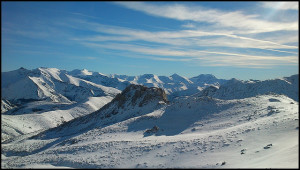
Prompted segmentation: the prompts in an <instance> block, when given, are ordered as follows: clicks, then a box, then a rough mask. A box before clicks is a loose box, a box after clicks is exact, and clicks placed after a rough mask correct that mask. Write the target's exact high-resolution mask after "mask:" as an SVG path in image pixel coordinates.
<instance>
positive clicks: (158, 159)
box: [2, 94, 299, 168]
mask: <svg viewBox="0 0 300 170" xmlns="http://www.w3.org/2000/svg"><path fill="white" fill-rule="evenodd" d="M157 102H158V103H160V102H159V101H156V102H151V103H148V104H146V105H144V106H143V107H136V106H132V107H131V106H130V107H126V106H127V104H125V105H124V108H122V107H121V108H120V109H121V110H119V111H120V112H122V114H118V113H116V114H115V115H112V117H108V118H107V119H105V118H104V119H103V120H102V121H100V120H99V121H91V122H92V123H91V122H90V121H87V120H86V119H82V117H81V118H77V119H78V120H80V119H81V121H77V119H74V120H73V122H81V123H80V124H79V123H68V125H65V126H64V125H62V126H60V127H57V128H54V129H50V130H48V131H45V132H43V133H40V134H38V135H36V136H32V137H31V136H27V137H24V138H21V139H19V140H14V141H12V142H10V143H7V144H3V145H2V154H3V157H2V168H26V167H28V166H29V165H36V166H38V165H47V164H51V166H50V167H53V166H55V167H56V166H57V167H70V168H298V162H299V161H298V155H299V152H298V151H299V145H298V137H299V136H298V134H299V121H298V119H299V116H298V115H299V112H298V108H299V104H298V102H297V101H294V100H292V99H290V98H288V97H286V96H283V95H271V94H270V95H259V96H256V97H250V98H244V99H233V100H221V99H214V98H210V97H186V98H181V99H177V100H175V101H174V102H172V103H169V104H166V103H165V104H162V105H161V106H160V107H153V106H154V105H153V104H155V103H157ZM113 105H114V104H112V105H110V106H109V107H108V108H107V109H108V110H111V109H112V108H113ZM149 108H152V109H153V108H156V109H155V110H152V111H151V109H149ZM101 110H102V111H101ZM101 110H100V111H97V114H95V115H98V116H100V115H104V113H107V112H103V109H101ZM104 110H105V109H104ZM126 110H128V112H126ZM141 111H142V112H141ZM101 112H103V114H101ZM138 112H140V113H142V114H135V113H138ZM128 114H129V115H130V117H128V118H127V119H126V118H125V117H126V115H128ZM104 117H105V116H104ZM122 117H123V118H122ZM124 118H125V119H124ZM84 120H86V121H84ZM91 125H92V126H91ZM155 127H156V128H155ZM83 129H85V130H83Z"/></svg>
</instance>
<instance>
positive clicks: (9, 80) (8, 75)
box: [1, 68, 121, 103]
mask: <svg viewBox="0 0 300 170" xmlns="http://www.w3.org/2000/svg"><path fill="white" fill-rule="evenodd" d="M1 80H2V85H1V92H2V98H3V99H6V100H10V101H15V102H19V101H22V100H23V101H24V100H27V101H32V100H48V101H53V102H59V103H71V102H72V101H76V102H78V101H82V100H86V99H87V98H88V97H101V96H115V95H117V94H118V93H120V92H121V91H120V90H118V89H115V88H112V87H106V86H102V85H100V84H96V83H92V82H89V81H86V80H84V79H80V78H77V77H73V76H71V75H69V74H68V73H67V72H66V71H64V70H59V69H56V68H37V69H34V70H27V69H24V68H20V69H18V70H15V71H10V72H3V73H2V79H1Z"/></svg>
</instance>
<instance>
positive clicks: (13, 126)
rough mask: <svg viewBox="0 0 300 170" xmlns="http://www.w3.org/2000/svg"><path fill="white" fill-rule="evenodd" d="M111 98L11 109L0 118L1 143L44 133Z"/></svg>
mask: <svg viewBox="0 0 300 170" xmlns="http://www.w3.org/2000/svg"><path fill="white" fill-rule="evenodd" d="M112 99H113V98H112V97H110V96H106V97H90V98H88V99H87V100H86V101H83V102H80V103H74V104H71V105H70V104H57V103H53V102H46V101H36V102H31V103H27V104H24V105H23V106H22V107H18V108H15V109H11V110H9V111H7V112H5V113H3V114H2V116H1V141H2V142H4V141H6V142H7V141H9V140H12V139H14V138H15V137H18V136H20V135H24V134H27V133H33V132H36V131H40V132H41V131H44V130H47V129H49V128H53V127H56V126H58V125H61V124H62V123H65V122H68V121H70V120H72V119H74V118H77V117H80V116H84V115H88V114H90V113H92V112H94V111H96V110H98V109H100V108H101V107H102V106H104V105H105V104H107V103H109V102H110V101H111V100H112Z"/></svg>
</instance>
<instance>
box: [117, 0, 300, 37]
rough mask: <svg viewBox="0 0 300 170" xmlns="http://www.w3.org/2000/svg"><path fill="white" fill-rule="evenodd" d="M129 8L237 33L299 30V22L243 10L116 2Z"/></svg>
mask: <svg viewBox="0 0 300 170" xmlns="http://www.w3.org/2000/svg"><path fill="white" fill-rule="evenodd" d="M116 3H117V4H119V5H121V6H124V7H126V8H129V9H133V10H137V11H140V12H144V13H146V14H149V15H154V16H159V17H165V18H170V19H176V20H181V21H195V22H206V23H210V24H214V25H215V26H217V27H218V26H221V27H227V28H235V29H237V30H235V31H236V32H237V33H260V32H271V31H279V30H298V22H297V21H294V22H271V21H266V20H261V19H259V18H258V15H246V14H244V13H243V12H241V11H231V12H224V11H221V10H216V9H207V8H204V7H201V6H192V7H189V6H185V5H181V4H168V5H162V4H159V5H156V4H155V3H145V2H116Z"/></svg>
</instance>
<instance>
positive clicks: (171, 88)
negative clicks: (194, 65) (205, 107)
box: [110, 74, 227, 100]
mask: <svg viewBox="0 0 300 170" xmlns="http://www.w3.org/2000/svg"><path fill="white" fill-rule="evenodd" d="M110 77H112V78H118V79H119V80H124V81H128V82H130V83H132V84H140V85H144V86H147V87H159V88H162V89H164V90H165V92H166V94H167V95H168V98H169V100H173V99H174V98H176V97H180V96H189V95H192V94H194V93H197V92H199V91H201V90H202V89H204V88H206V87H207V86H211V85H215V86H219V85H221V84H224V83H225V82H226V81H227V80H225V79H217V78H216V77H214V76H213V75H210V74H200V75H199V76H196V77H193V78H190V79H189V78H187V77H183V76H180V75H178V74H173V75H171V76H157V75H153V74H144V75H140V76H126V75H116V74H113V75H110Z"/></svg>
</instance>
